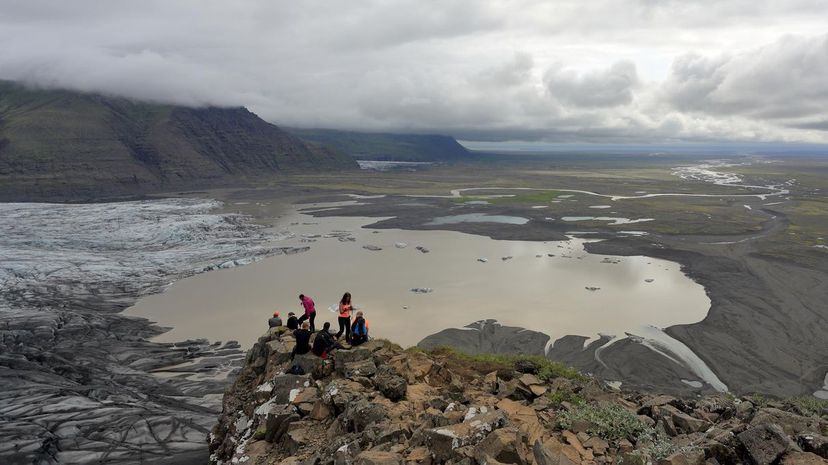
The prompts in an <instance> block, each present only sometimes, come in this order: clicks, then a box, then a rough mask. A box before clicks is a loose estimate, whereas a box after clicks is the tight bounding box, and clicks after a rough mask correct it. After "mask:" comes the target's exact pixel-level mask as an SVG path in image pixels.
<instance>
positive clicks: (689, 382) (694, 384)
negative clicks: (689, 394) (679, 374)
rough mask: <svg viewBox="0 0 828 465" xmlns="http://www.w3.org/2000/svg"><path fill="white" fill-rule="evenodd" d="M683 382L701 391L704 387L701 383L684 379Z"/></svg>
mask: <svg viewBox="0 0 828 465" xmlns="http://www.w3.org/2000/svg"><path fill="white" fill-rule="evenodd" d="M681 382H682V383H684V384H686V385H688V386H690V387H694V388H696V389H700V388H701V387H702V386H704V384H703V383H702V382H701V381H691V380H689V379H682V380H681Z"/></svg>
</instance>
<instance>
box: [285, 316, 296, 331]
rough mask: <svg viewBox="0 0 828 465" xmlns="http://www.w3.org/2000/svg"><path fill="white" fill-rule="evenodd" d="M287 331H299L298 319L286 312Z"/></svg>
mask: <svg viewBox="0 0 828 465" xmlns="http://www.w3.org/2000/svg"><path fill="white" fill-rule="evenodd" d="M287 329H289V330H291V331H296V330H297V329H299V319H298V318H296V314H295V313H293V312H288V319H287Z"/></svg>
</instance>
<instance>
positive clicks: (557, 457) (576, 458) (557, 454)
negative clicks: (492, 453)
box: [532, 438, 627, 465]
mask: <svg viewBox="0 0 828 465" xmlns="http://www.w3.org/2000/svg"><path fill="white" fill-rule="evenodd" d="M532 455H533V456H534V458H535V461H536V462H537V464H538V465H580V463H581V457H580V455H579V454H578V451H576V450H575V449H573V448H572V447H571V446H567V445H564V444H562V443H561V442H560V441H558V440H557V439H554V438H549V439H547V440H546V441H544V442H543V443H541V442H540V441H535V444H534V445H533V446H532ZM624 463H625V464H627V462H626V461H625V462H624Z"/></svg>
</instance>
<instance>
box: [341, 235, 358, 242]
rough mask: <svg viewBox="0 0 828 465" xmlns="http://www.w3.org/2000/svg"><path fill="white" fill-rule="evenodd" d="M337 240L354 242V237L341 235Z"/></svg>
mask: <svg viewBox="0 0 828 465" xmlns="http://www.w3.org/2000/svg"><path fill="white" fill-rule="evenodd" d="M338 240H339V242H356V238H355V237H351V236H342V237H340V238H338Z"/></svg>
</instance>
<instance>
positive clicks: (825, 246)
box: [814, 244, 828, 249]
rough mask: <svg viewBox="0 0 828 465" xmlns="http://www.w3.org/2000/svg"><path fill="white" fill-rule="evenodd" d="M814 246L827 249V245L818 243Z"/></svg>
mask: <svg viewBox="0 0 828 465" xmlns="http://www.w3.org/2000/svg"><path fill="white" fill-rule="evenodd" d="M814 248H815V249H828V245H822V244H819V245H815V246H814Z"/></svg>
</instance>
